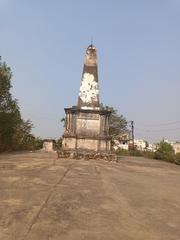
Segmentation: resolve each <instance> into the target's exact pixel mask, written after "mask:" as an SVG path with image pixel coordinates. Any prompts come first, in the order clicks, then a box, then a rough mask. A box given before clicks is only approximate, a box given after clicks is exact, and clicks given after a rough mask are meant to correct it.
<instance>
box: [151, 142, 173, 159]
mask: <svg viewBox="0 0 180 240" xmlns="http://www.w3.org/2000/svg"><path fill="white" fill-rule="evenodd" d="M154 158H155V159H159V160H164V161H167V162H174V158H175V155H174V149H173V147H172V146H171V144H169V143H167V142H165V141H164V140H162V141H161V142H159V143H158V144H157V150H156V152H155V153H154Z"/></svg>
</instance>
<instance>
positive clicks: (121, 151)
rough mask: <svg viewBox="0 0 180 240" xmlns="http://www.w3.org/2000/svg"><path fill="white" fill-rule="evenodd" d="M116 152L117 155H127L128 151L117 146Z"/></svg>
mask: <svg viewBox="0 0 180 240" xmlns="http://www.w3.org/2000/svg"><path fill="white" fill-rule="evenodd" d="M116 154H117V155H119V156H128V155H129V151H128V150H125V149H122V148H118V149H117V150H116Z"/></svg>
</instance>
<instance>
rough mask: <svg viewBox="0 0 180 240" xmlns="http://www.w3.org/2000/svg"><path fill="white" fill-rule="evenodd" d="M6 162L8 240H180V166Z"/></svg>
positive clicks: (4, 235)
mask: <svg viewBox="0 0 180 240" xmlns="http://www.w3.org/2000/svg"><path fill="white" fill-rule="evenodd" d="M55 159H56V154H55V153H40V152H39V153H21V154H6V155H5V154H4V155H0V240H26V239H27V240H59V239H60V240H61V239H62V240H83V239H84V240H101V239H102V240H111V239H114V240H119V239H122V240H126V239H127V240H141V239H142V240H160V239H162V240H179V239H180V167H179V166H176V165H173V164H169V163H165V162H161V161H157V160H151V159H144V158H135V157H122V158H121V159H119V161H118V163H115V162H105V161H101V160H100V161H94V160H92V161H87V160H72V159H71V160H70V159H59V160H57V161H56V162H55Z"/></svg>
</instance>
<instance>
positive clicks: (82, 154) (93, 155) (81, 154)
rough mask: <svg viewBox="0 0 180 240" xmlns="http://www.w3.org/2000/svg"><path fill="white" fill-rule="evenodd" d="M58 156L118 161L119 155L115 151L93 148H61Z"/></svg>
mask: <svg viewBox="0 0 180 240" xmlns="http://www.w3.org/2000/svg"><path fill="white" fill-rule="evenodd" d="M57 154H58V157H57V158H71V159H85V160H91V159H92V160H93V159H94V160H107V161H110V162H111V161H115V162H117V155H116V154H114V153H110V152H109V153H107V152H101V151H98V152H97V151H92V150H89V151H88V150H69V149H68V150H65V149H61V150H60V151H58V152H57Z"/></svg>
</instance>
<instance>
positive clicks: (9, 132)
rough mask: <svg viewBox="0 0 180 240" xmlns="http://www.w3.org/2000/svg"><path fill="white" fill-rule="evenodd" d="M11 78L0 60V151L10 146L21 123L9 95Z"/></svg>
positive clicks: (6, 67) (17, 109) (16, 107)
mask: <svg viewBox="0 0 180 240" xmlns="http://www.w3.org/2000/svg"><path fill="white" fill-rule="evenodd" d="M11 77H12V72H11V69H10V68H9V67H8V66H7V64H6V63H5V62H1V58H0V151H3V150H8V149H9V148H10V147H11V146H12V144H13V135H14V133H15V131H16V127H17V125H18V124H19V123H20V122H21V116H20V111H19V107H18V104H17V100H16V99H13V97H12V95H11V93H10V89H11V87H12V86H11Z"/></svg>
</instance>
